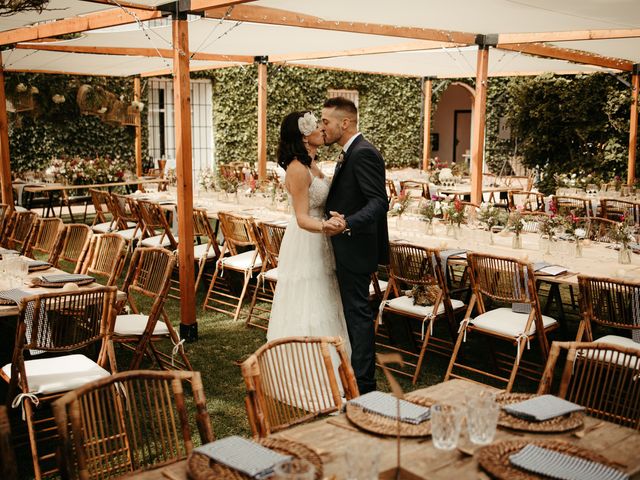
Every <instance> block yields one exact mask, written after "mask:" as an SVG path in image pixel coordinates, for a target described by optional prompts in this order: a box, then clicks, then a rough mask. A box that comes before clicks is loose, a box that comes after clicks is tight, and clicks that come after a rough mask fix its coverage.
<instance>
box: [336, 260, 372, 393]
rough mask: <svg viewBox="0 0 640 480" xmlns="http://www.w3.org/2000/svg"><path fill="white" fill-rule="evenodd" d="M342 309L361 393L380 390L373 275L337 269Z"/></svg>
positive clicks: (353, 365) (352, 364) (352, 363)
mask: <svg viewBox="0 0 640 480" xmlns="http://www.w3.org/2000/svg"><path fill="white" fill-rule="evenodd" d="M336 274H337V277H338V284H339V286H340V296H341V297H342V308H343V310H344V316H345V319H346V322H347V331H348V332H349V341H350V342H351V366H352V367H353V371H354V373H355V376H356V381H357V382H358V389H359V390H360V394H361V395H362V394H365V393H367V392H371V391H373V390H375V389H376V379H375V375H376V359H375V323H374V320H373V314H372V311H371V307H370V306H369V283H370V281H371V275H370V274H368V273H355V272H352V271H350V270H347V269H345V268H341V266H340V265H337V266H336Z"/></svg>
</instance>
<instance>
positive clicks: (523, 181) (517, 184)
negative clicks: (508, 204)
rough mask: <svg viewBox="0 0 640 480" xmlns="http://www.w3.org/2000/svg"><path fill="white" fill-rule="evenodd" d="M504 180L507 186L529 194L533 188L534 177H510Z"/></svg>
mask: <svg viewBox="0 0 640 480" xmlns="http://www.w3.org/2000/svg"><path fill="white" fill-rule="evenodd" d="M503 179H504V183H505V185H507V186H508V187H513V188H515V189H518V190H521V191H525V192H529V191H531V188H532V187H533V177H531V176H530V175H510V176H507V177H503Z"/></svg>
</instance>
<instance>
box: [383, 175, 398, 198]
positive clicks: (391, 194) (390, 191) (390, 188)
mask: <svg viewBox="0 0 640 480" xmlns="http://www.w3.org/2000/svg"><path fill="white" fill-rule="evenodd" d="M385 185H386V188H387V199H388V201H389V203H391V201H392V200H393V199H394V198H396V197H397V196H398V190H397V189H396V184H395V183H394V182H393V180H390V179H387V180H386V182H385Z"/></svg>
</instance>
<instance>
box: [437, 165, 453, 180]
mask: <svg viewBox="0 0 640 480" xmlns="http://www.w3.org/2000/svg"><path fill="white" fill-rule="evenodd" d="M450 178H453V172H452V171H451V169H450V168H443V169H442V170H440V180H444V179H450Z"/></svg>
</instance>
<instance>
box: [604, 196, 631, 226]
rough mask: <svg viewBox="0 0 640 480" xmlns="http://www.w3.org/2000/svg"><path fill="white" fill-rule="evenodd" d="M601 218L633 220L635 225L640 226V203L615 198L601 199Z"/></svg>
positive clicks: (617, 220)
mask: <svg viewBox="0 0 640 480" xmlns="http://www.w3.org/2000/svg"><path fill="white" fill-rule="evenodd" d="M600 208H601V211H602V217H603V218H606V219H609V220H614V221H616V222H619V221H621V220H622V219H623V218H625V219H631V220H633V223H634V224H635V225H640V203H638V202H631V201H627V200H618V199H615V198H603V199H602V200H600Z"/></svg>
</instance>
